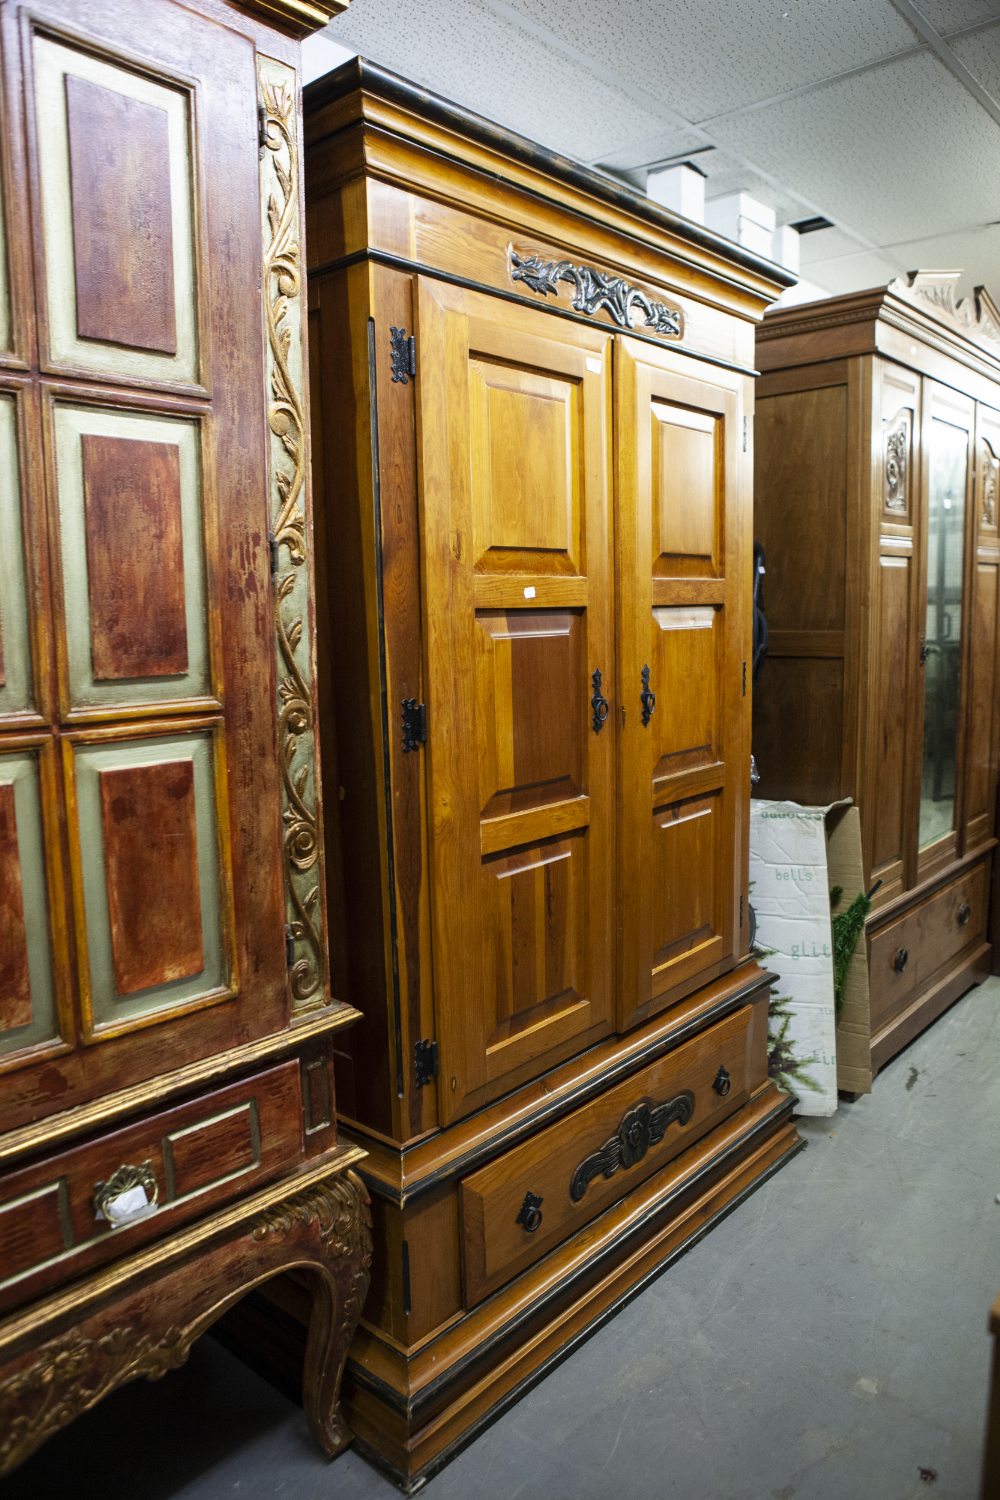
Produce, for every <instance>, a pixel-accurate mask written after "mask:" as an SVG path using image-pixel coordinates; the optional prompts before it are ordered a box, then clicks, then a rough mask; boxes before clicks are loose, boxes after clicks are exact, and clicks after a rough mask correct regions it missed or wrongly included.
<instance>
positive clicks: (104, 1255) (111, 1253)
mask: <svg viewBox="0 0 1000 1500" xmlns="http://www.w3.org/2000/svg"><path fill="white" fill-rule="evenodd" d="M302 1152H303V1132H302V1101H301V1088H300V1082H299V1064H298V1062H297V1061H296V1060H294V1059H290V1060H289V1061H287V1062H283V1063H280V1064H278V1065H277V1066H276V1067H273V1068H268V1069H266V1070H265V1071H264V1072H261V1073H258V1074H256V1075H255V1076H254V1077H252V1078H247V1079H244V1080H243V1081H242V1082H240V1083H234V1084H230V1085H228V1086H227V1087H226V1088H222V1089H216V1090H215V1091H213V1092H212V1093H211V1094H206V1095H203V1096H202V1097H201V1098H199V1099H197V1100H193V1101H189V1102H188V1103H186V1104H179V1105H176V1106H175V1107H174V1108H173V1109H167V1110H163V1111H162V1112H160V1113H158V1114H155V1115H150V1116H147V1118H146V1119H144V1120H140V1121H137V1122H135V1123H133V1124H131V1125H126V1126H123V1127H122V1128H121V1129H120V1130H114V1131H111V1132H109V1133H108V1134H107V1135H104V1136H102V1137H100V1138H99V1139H98V1140H92V1141H88V1142H87V1143H86V1144H84V1145H80V1146H73V1147H70V1148H69V1149H68V1150H65V1151H60V1152H58V1153H56V1154H54V1155H52V1156H50V1157H47V1158H46V1159H45V1160H43V1161H40V1162H35V1163H34V1164H33V1165H32V1166H30V1167H24V1168H22V1169H21V1170H20V1171H16V1172H11V1173H8V1174H6V1175H5V1176H4V1177H3V1179H2V1180H0V1308H6V1307H11V1306H14V1305H15V1304H17V1303H20V1302H23V1301H25V1300H26V1299H28V1298H29V1297H32V1296H35V1295H36V1294H38V1293H40V1292H42V1291H45V1290H46V1289H48V1288H49V1287H51V1286H54V1285H55V1284H57V1283H59V1282H63V1281H66V1280H67V1279H68V1278H69V1277H71V1276H76V1275H79V1274H80V1273H81V1272H82V1271H84V1270H87V1269H89V1268H90V1267H92V1266H94V1265H96V1264H100V1263H101V1262H102V1261H106V1260H110V1259H112V1258H113V1257H115V1256H117V1255H121V1254H123V1253H125V1252H126V1251H129V1250H133V1249H135V1248H136V1247H137V1246H138V1245H140V1244H142V1243H143V1242H144V1241H146V1240H149V1239H153V1238H155V1237H156V1236H158V1235H162V1234H163V1233H165V1232H166V1231H167V1230H171V1229H176V1228H178V1227H179V1226H180V1225H181V1224H184V1223H186V1222H187V1221H188V1220H191V1219H195V1218H197V1217H198V1216H199V1215H201V1214H202V1213H205V1212H206V1211H207V1210H208V1209H209V1208H214V1207H218V1206H219V1205H220V1204H222V1203H224V1202H226V1201H227V1200H228V1199H231V1198H237V1197H240V1196H241V1195H242V1194H244V1193H246V1192H248V1191H249V1190H250V1189H251V1188H255V1187H257V1186H258V1185H260V1184H261V1183H262V1182H264V1181H266V1180H267V1179H268V1178H269V1177H274V1176H276V1175H277V1174H278V1173H279V1172H282V1171H286V1170H289V1169H291V1168H294V1166H295V1165H296V1164H297V1163H298V1161H299V1159H300V1158H301V1156H302ZM133 1169H134V1170H133ZM119 1172H121V1176H120V1177H119V1178H118V1179H117V1180H115V1174H116V1173H119ZM135 1178H138V1179H140V1180H141V1183H142V1185H144V1186H145V1187H147V1188H148V1189H149V1191H148V1193H147V1196H151V1194H152V1190H153V1188H154V1186H155V1194H156V1200H157V1208H156V1212H155V1213H153V1214H151V1215H149V1216H148V1217H146V1218H141V1219H139V1220H137V1221H135V1222H133V1223H130V1224H125V1225H122V1226H120V1227H112V1226H111V1224H110V1223H109V1222H108V1220H107V1219H106V1218H103V1217H102V1218H99V1217H98V1214H97V1208H98V1205H97V1201H96V1199H97V1196H98V1190H99V1188H100V1187H101V1186H102V1185H105V1184H107V1185H108V1188H109V1191H112V1192H113V1190H114V1189H115V1188H117V1187H119V1186H127V1185H128V1182H129V1180H130V1179H135Z"/></svg>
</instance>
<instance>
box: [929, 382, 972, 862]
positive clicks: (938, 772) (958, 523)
mask: <svg viewBox="0 0 1000 1500" xmlns="http://www.w3.org/2000/svg"><path fill="white" fill-rule="evenodd" d="M923 408H924V409H923V455H922V460H923V461H922V466H921V467H922V485H921V489H922V494H921V502H922V504H921V517H920V523H921V526H920V547H919V552H918V555H919V577H920V585H921V587H920V599H921V605H920V637H919V647H918V653H917V654H918V662H919V677H918V690H917V709H918V713H917V718H916V723H917V724H918V725H919V726H920V732H919V735H918V739H917V745H918V754H919V765H920V774H919V783H918V803H917V809H916V818H915V820H914V821H915V825H916V845H917V848H916V878H917V879H918V880H920V879H923V878H924V877H925V876H927V875H930V874H932V873H933V872H934V871H935V870H936V869H938V868H939V867H941V866H943V865H946V864H948V863H949V861H951V860H952V859H954V858H955V856H956V855H957V853H958V836H959V830H960V828H961V826H962V817H963V808H962V801H963V786H962V781H963V778H962V775H961V767H962V764H963V759H964V753H965V732H964V729H963V725H964V722H965V701H966V692H967V688H968V678H969V670H968V669H969V655H970V653H969V640H968V636H969V631H968V602H969V601H968V579H969V564H970V561H971V551H972V547H971V544H972V542H973V540H974V536H973V533H974V530H975V528H974V526H970V524H969V522H970V514H971V511H972V498H973V497H972V477H973V475H972V454H973V444H974V439H975V406H974V403H973V402H972V401H971V400H970V399H969V398H968V397H967V396H963V395H961V394H960V393H959V392H958V391H954V390H951V389H950V388H949V387H947V386H943V385H938V384H936V383H935V382H933V381H930V380H925V381H924V403H923Z"/></svg>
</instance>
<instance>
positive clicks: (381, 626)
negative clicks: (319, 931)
mask: <svg viewBox="0 0 1000 1500" xmlns="http://www.w3.org/2000/svg"><path fill="white" fill-rule="evenodd" d="M368 402H369V417H370V421H371V445H372V496H373V503H374V518H373V519H374V523H375V613H376V618H377V621H378V676H379V703H380V705H381V710H382V790H383V792H384V795H385V845H386V867H387V877H388V879H387V885H388V894H389V937H390V945H391V948H392V1024H393V1032H394V1035H395V1039H396V1094H397V1096H398V1098H400V1099H402V1098H403V1096H404V1094H405V1092H406V1083H405V1078H404V1074H403V1010H402V1003H401V1000H400V994H399V947H398V940H399V917H398V913H397V911H396V847H395V841H394V839H393V833H392V776H391V767H390V763H389V734H390V732H391V729H390V725H391V722H392V721H391V720H390V717H389V688H388V672H387V667H386V649H385V594H384V589H383V583H382V469H381V457H380V455H379V445H378V385H377V365H376V354H375V319H374V318H369V319H368Z"/></svg>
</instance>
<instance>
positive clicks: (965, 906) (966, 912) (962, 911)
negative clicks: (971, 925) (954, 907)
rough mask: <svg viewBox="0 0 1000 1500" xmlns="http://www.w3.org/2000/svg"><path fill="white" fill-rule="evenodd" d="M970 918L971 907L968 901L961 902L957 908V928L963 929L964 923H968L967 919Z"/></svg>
mask: <svg viewBox="0 0 1000 1500" xmlns="http://www.w3.org/2000/svg"><path fill="white" fill-rule="evenodd" d="M971 916H972V907H971V906H970V905H969V903H968V901H963V902H962V904H961V906H960V907H959V908H958V925H959V927H964V926H965V925H966V923H967V922H968V921H969V919H970V917H971Z"/></svg>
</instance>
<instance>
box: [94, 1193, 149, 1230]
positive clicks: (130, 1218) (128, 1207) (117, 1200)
mask: <svg viewBox="0 0 1000 1500" xmlns="http://www.w3.org/2000/svg"><path fill="white" fill-rule="evenodd" d="M155 1213H156V1204H155V1203H150V1201H149V1199H148V1198H147V1197H146V1189H145V1188H144V1187H141V1186H140V1187H133V1188H126V1190H125V1192H124V1193H119V1194H118V1195H117V1196H116V1197H114V1198H109V1199H108V1201H107V1203H106V1204H105V1205H104V1212H103V1213H101V1211H100V1210H98V1213H97V1217H98V1218H99V1219H107V1221H108V1223H109V1224H110V1225H111V1227H112V1229H120V1228H121V1227H122V1226H123V1225H125V1224H135V1223H136V1222H137V1221H138V1220H139V1219H148V1218H149V1216H150V1214H155Z"/></svg>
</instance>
